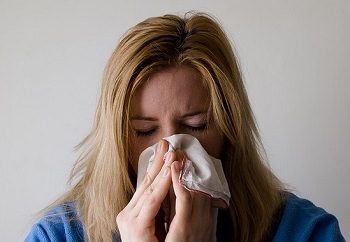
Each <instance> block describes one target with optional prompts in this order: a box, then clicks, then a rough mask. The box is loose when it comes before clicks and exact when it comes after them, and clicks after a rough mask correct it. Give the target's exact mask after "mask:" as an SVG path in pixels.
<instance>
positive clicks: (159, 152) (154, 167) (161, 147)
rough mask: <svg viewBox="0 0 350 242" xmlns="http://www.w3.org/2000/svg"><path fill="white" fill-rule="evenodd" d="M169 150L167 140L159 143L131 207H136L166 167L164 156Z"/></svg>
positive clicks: (131, 202)
mask: <svg viewBox="0 0 350 242" xmlns="http://www.w3.org/2000/svg"><path fill="white" fill-rule="evenodd" d="M167 150H168V142H166V141H165V140H161V141H159V143H158V145H157V148H156V153H155V157H154V159H153V161H152V164H151V166H150V167H149V169H148V170H147V173H146V175H145V178H144V179H143V181H142V183H141V184H140V186H138V187H137V190H136V192H135V193H134V195H133V197H132V199H131V201H130V202H129V205H130V206H135V205H136V203H137V201H138V200H139V198H140V196H142V194H143V193H144V192H145V190H146V189H147V188H148V187H149V186H150V185H151V184H152V183H153V181H154V179H155V177H156V176H157V175H158V174H159V173H160V171H161V169H162V167H163V165H164V154H165V153H166V152H167Z"/></svg>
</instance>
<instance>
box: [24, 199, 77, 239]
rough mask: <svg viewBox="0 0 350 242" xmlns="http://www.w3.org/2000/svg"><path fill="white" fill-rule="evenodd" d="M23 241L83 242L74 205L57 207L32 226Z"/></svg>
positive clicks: (67, 204) (68, 204)
mask: <svg viewBox="0 0 350 242" xmlns="http://www.w3.org/2000/svg"><path fill="white" fill-rule="evenodd" d="M25 241H28V242H29V241H84V230H83V225H82V223H81V221H80V220H79V215H78V213H77V210H76V206H75V203H73V202H71V203H66V204H62V205H59V206H57V207H55V208H53V209H52V210H50V211H49V212H47V214H46V215H45V216H44V217H43V218H41V219H40V221H38V222H37V223H36V224H34V225H33V227H32V229H31V231H30V233H29V234H28V236H27V238H26V239H25Z"/></svg>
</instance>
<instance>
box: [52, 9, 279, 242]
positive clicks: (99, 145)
mask: <svg viewBox="0 0 350 242" xmlns="http://www.w3.org/2000/svg"><path fill="white" fill-rule="evenodd" d="M183 65H186V66H189V67H192V68H193V69H194V70H196V71H197V72H198V73H199V74H200V76H201V79H202V82H203V85H204V87H205V88H206V89H207V90H208V95H209V97H208V98H209V99H210V108H209V112H210V116H211V118H212V119H214V123H215V124H216V125H217V126H218V128H219V130H220V131H222V133H223V134H224V137H225V147H224V154H222V163H223V167H224V171H225V175H226V178H227V181H228V184H229V187H230V191H231V194H232V196H231V200H230V206H229V208H228V210H226V211H224V212H223V213H219V216H218V225H217V226H218V229H217V234H218V241H224V240H227V241H240V242H242V241H262V240H264V239H265V238H266V236H267V235H268V234H269V231H270V229H271V225H272V221H273V218H274V216H275V214H276V211H277V210H278V208H279V206H280V205H281V202H282V196H281V191H282V189H283V188H282V185H281V183H280V182H279V180H278V179H277V178H276V177H275V176H274V175H273V174H272V172H271V171H270V169H269V167H268V165H267V164H266V162H265V158H264V155H263V154H264V152H263V147H262V145H261V142H260V137H259V133H258V129H257V126H256V122H255V119H254V115H253V113H252V110H251V107H250V104H249V100H248V96H247V93H246V90H245V87H244V83H243V80H242V75H241V73H240V69H239V65H238V62H237V58H236V56H235V54H234V52H233V48H232V45H231V44H230V41H229V40H228V38H227V36H226V34H225V33H224V31H223V29H222V28H221V26H220V24H219V23H218V21H217V20H215V19H214V18H213V17H211V16H210V15H208V14H204V13H196V12H190V13H187V14H185V15H184V16H183V17H180V16H177V15H164V16H160V17H151V18H148V19H146V20H144V21H143V22H141V23H139V24H137V25H136V26H134V27H133V28H131V29H130V30H128V31H127V32H126V34H125V35H124V36H123V37H122V39H121V40H120V42H119V44H118V45H117V47H116V49H115V50H114V52H113V54H112V56H111V57H110V59H109V61H108V63H107V66H106V69H105V72H104V76H103V81H102V89H101V94H100V98H99V102H98V107H97V111H96V114H95V121H94V124H93V128H92V130H91V132H90V133H89V135H88V136H87V137H86V138H85V139H84V140H83V141H82V142H81V144H80V145H79V146H78V148H79V149H80V151H81V156H80V157H79V159H78V160H77V162H76V164H75V166H74V168H73V170H72V173H71V177H70V182H71V183H72V186H71V189H69V190H68V191H67V192H66V194H64V195H63V196H62V197H61V198H60V199H59V200H58V201H56V202H55V203H54V204H53V205H52V206H54V205H58V204H62V203H65V202H69V201H74V202H76V204H77V209H78V211H79V214H80V217H79V219H81V221H82V222H83V225H84V229H85V233H86V236H87V239H88V240H89V241H112V240H113V237H114V236H118V228H117V225H116V222H115V219H116V216H117V214H118V213H119V212H120V211H121V210H122V209H123V208H124V207H125V206H126V205H127V203H128V202H129V201H130V199H131V197H132V195H133V193H134V191H135V186H134V184H135V181H134V180H135V171H133V170H132V168H131V165H130V152H129V135H130V132H129V131H130V123H129V122H130V121H129V109H130V102H131V99H132V97H133V95H134V93H135V91H136V90H137V88H138V87H139V86H140V85H141V84H142V83H143V82H145V81H146V80H147V79H148V78H149V77H150V76H151V75H152V74H154V73H156V72H159V71H161V70H164V69H165V68H169V67H173V66H183ZM162 91H164V90H162Z"/></svg>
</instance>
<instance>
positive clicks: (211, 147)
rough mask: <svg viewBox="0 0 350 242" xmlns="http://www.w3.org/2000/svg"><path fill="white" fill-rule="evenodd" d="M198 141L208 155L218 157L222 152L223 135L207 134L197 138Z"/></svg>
mask: <svg viewBox="0 0 350 242" xmlns="http://www.w3.org/2000/svg"><path fill="white" fill-rule="evenodd" d="M199 141H200V143H201V144H202V146H203V147H204V149H205V150H206V151H207V152H208V154H209V155H211V156H213V157H215V158H217V159H220V157H221V154H222V152H223V146H224V137H223V135H220V134H213V135H207V136H206V137H205V138H202V139H199Z"/></svg>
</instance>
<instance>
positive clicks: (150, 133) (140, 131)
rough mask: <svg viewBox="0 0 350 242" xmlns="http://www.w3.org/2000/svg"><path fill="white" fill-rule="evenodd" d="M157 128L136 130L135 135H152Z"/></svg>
mask: <svg viewBox="0 0 350 242" xmlns="http://www.w3.org/2000/svg"><path fill="white" fill-rule="evenodd" d="M155 131H156V129H151V130H136V129H135V130H134V132H135V135H136V136H138V137H146V136H151V135H152V134H153V133H154V132H155Z"/></svg>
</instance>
